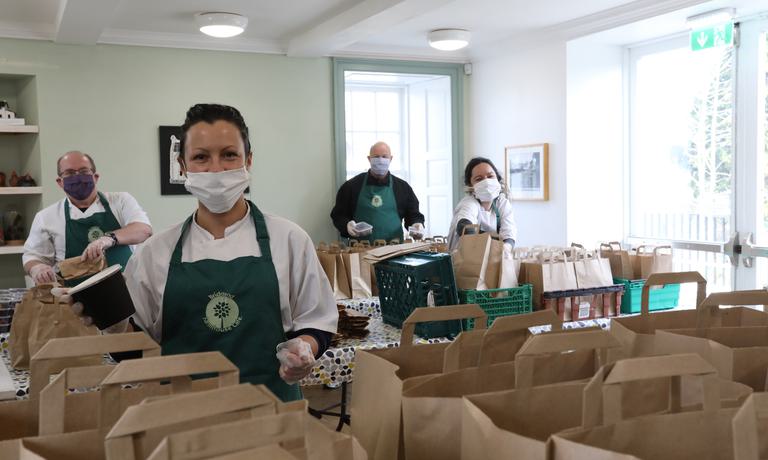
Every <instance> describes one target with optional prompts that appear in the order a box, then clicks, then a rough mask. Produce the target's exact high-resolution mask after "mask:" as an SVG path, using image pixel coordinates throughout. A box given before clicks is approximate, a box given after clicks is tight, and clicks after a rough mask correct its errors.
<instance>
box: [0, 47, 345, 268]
mask: <svg viewBox="0 0 768 460" xmlns="http://www.w3.org/2000/svg"><path fill="white" fill-rule="evenodd" d="M0 74H26V75H34V76H35V77H36V78H35V81H36V86H37V104H38V117H37V118H38V123H39V125H40V134H39V144H40V152H41V160H42V185H43V186H44V187H45V189H44V193H43V197H42V202H43V205H44V206H46V205H48V204H51V203H52V202H54V201H56V200H58V199H59V198H61V197H62V193H61V191H60V189H59V188H58V187H57V185H56V183H55V173H56V170H55V161H56V158H57V157H58V156H59V155H61V154H62V153H63V152H65V151H67V150H72V149H79V150H83V151H85V152H88V153H90V154H92V155H93V157H94V159H95V160H96V164H97V166H98V170H99V172H100V174H101V181H100V183H99V187H100V189H101V190H105V191H127V192H130V193H131V194H133V195H134V196H135V197H136V199H137V200H138V201H139V202H140V203H141V204H142V205H143V207H144V209H145V210H146V211H147V212H148V213H149V216H150V219H151V220H152V224H153V226H154V228H155V231H160V230H162V229H164V228H166V227H168V226H170V225H172V224H174V223H176V222H179V221H180V220H182V219H184V218H185V217H186V216H188V215H189V214H190V212H191V211H192V210H193V209H194V206H195V202H194V200H193V199H192V198H190V197H187V196H184V197H179V196H161V195H160V184H159V181H160V177H159V175H160V173H159V161H160V160H159V158H158V156H159V152H158V134H157V127H158V126H159V125H174V124H181V123H182V121H183V119H184V114H185V112H186V110H187V108H189V106H191V105H192V104H194V103H197V102H218V103H224V104H230V105H233V106H235V107H237V108H238V109H240V110H241V112H242V113H243V115H244V117H245V120H246V123H248V125H249V127H250V129H251V142H252V145H253V151H254V166H253V169H252V176H253V183H252V187H251V190H252V192H251V198H252V199H253V200H254V201H255V202H256V204H257V205H259V206H260V207H261V208H262V209H263V210H264V211H266V212H271V213H275V214H278V215H281V216H284V217H286V218H288V219H291V220H293V221H295V222H296V223H298V224H299V225H301V226H302V227H303V228H304V229H305V230H306V231H307V232H308V233H309V234H310V236H312V238H313V239H314V240H315V241H319V240H328V239H332V238H335V237H336V233H335V231H334V229H333V227H332V225H331V221H330V218H329V217H328V214H329V212H330V209H331V206H332V200H333V198H334V196H335V190H334V184H333V178H334V156H333V126H332V97H331V94H332V89H331V63H330V60H329V59H295V58H288V57H284V56H272V55H260V54H250V53H248V54H247V53H233V52H215V51H197V50H179V49H166V48H145V47H130V46H110V45H97V46H70V45H57V44H53V43H48V42H41V41H27V40H9V39H0ZM20 115H21V116H24V114H20ZM6 257H14V258H15V257H17V256H6Z"/></svg>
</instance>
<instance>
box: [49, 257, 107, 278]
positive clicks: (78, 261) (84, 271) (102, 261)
mask: <svg viewBox="0 0 768 460" xmlns="http://www.w3.org/2000/svg"><path fill="white" fill-rule="evenodd" d="M106 265H107V259H106V258H105V257H100V258H98V259H95V260H87V261H84V260H83V259H82V257H81V256H75V257H70V258H69V259H64V260H62V261H61V262H59V272H60V273H61V277H62V278H64V280H72V279H76V278H83V277H86V276H91V275H95V274H96V273H98V272H100V271H102V270H104V269H105V268H106Z"/></svg>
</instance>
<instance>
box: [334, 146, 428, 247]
mask: <svg viewBox="0 0 768 460" xmlns="http://www.w3.org/2000/svg"><path fill="white" fill-rule="evenodd" d="M368 161H369V162H370V164H371V168H370V169H369V170H368V171H366V172H364V173H360V174H358V175H357V176H355V177H353V178H352V179H350V180H348V181H346V182H345V183H344V184H343V185H342V186H341V187H340V188H339V191H338V193H337V194H336V205H335V206H334V207H333V210H332V211H331V219H332V220H333V225H334V226H335V227H336V229H338V231H339V233H341V236H343V237H346V238H353V239H358V240H360V239H363V240H368V241H370V242H373V241H375V240H386V241H391V240H400V241H401V242H402V240H403V222H404V223H405V227H406V228H408V227H411V226H414V231H413V232H411V233H412V235H413V236H415V237H416V238H421V236H424V215H423V214H421V213H420V212H419V199H418V198H416V194H415V193H413V189H412V188H411V186H410V185H408V183H407V182H405V181H404V180H402V179H400V178H399V177H395V176H394V175H392V173H390V172H389V165H390V163H391V162H392V153H391V151H390V149H389V146H388V145H387V144H386V143H384V142H377V143H375V144H373V146H372V147H371V149H370V152H369V155H368ZM361 222H365V223H367V224H370V225H371V226H372V227H373V228H372V229H366V230H360V229H359V228H356V225H357V224H359V223H361Z"/></svg>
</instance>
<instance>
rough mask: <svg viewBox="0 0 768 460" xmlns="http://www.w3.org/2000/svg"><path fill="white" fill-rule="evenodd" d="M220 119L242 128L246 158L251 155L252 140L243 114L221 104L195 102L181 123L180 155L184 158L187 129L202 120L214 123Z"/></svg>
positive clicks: (241, 133)
mask: <svg viewBox="0 0 768 460" xmlns="http://www.w3.org/2000/svg"><path fill="white" fill-rule="evenodd" d="M219 120H224V121H228V122H230V123H232V124H233V125H235V126H237V128H238V129H239V130H240V136H242V138H243V145H245V156H246V158H247V157H250V156H251V141H250V139H249V138H248V126H246V125H245V120H244V119H243V116H242V115H241V114H240V111H239V110H237V109H236V108H234V107H230V106H228V105H221V104H195V105H193V106H192V107H190V108H189V110H187V118H186V119H185V120H184V124H183V125H181V141H180V142H179V155H180V156H181V157H182V158H184V143H185V142H186V139H187V131H189V128H191V127H192V125H194V124H196V123H199V122H201V121H204V122H206V123H211V124H212V123H213V122H215V121H219Z"/></svg>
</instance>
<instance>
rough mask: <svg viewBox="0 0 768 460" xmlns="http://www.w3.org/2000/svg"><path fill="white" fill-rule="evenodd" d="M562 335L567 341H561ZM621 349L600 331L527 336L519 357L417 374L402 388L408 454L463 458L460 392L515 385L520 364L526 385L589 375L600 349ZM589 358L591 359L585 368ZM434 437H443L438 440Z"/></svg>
mask: <svg viewBox="0 0 768 460" xmlns="http://www.w3.org/2000/svg"><path fill="white" fill-rule="evenodd" d="M563 335H567V336H568V338H569V340H567V341H563V340H561V339H562V336H563ZM619 347H620V344H619V342H618V341H616V340H615V339H614V338H613V337H611V336H610V334H608V333H607V332H605V331H602V330H591V331H578V332H573V333H565V334H563V333H549V334H540V335H537V336H534V337H531V338H530V339H529V341H528V342H527V343H526V345H524V346H523V348H521V349H520V352H518V354H517V357H516V360H515V361H509V362H506V363H501V364H494V365H487V363H482V364H481V365H480V366H479V367H471V368H467V369H461V370H458V371H455V372H450V373H447V374H437V375H433V376H423V377H419V378H418V382H410V383H409V384H408V385H407V388H405V386H404V391H403V438H404V447H405V458H406V459H414V460H415V459H421V458H440V459H459V458H460V453H461V444H460V441H461V424H460V423H459V421H460V420H461V411H462V402H461V397H462V396H465V395H472V394H480V393H488V392H494V391H502V390H508V389H512V388H515V387H516V386H517V382H516V381H517V378H516V375H517V369H518V368H523V369H524V370H523V372H527V371H530V373H531V374H530V377H531V378H530V379H524V380H523V381H521V382H520V383H521V384H522V385H523V386H524V387H530V386H532V385H533V384H534V382H535V384H536V385H546V384H549V383H555V382H564V381H569V380H584V379H588V378H590V377H592V375H594V373H595V372H596V371H597V369H598V368H599V365H600V364H599V363H600V360H599V359H597V360H596V359H595V353H596V350H598V349H602V348H619ZM525 350H527V351H525ZM584 351H586V352H587V353H582V352H584ZM564 352H567V353H564ZM482 354H483V352H482V351H481V355H482ZM597 354H598V356H599V355H600V353H597ZM585 356H586V357H587V360H589V361H590V362H589V364H588V365H587V366H585V365H584V361H585V359H584V357H585ZM527 358H531V359H527ZM534 364H535V368H534ZM526 367H528V368H529V369H525V368H526ZM534 374H536V376H534ZM539 375H540V376H541V377H540V376H539ZM435 420H441V421H443V422H442V423H434V421H435ZM435 439H440V440H441V441H440V442H439V443H435V442H434V440H435Z"/></svg>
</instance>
